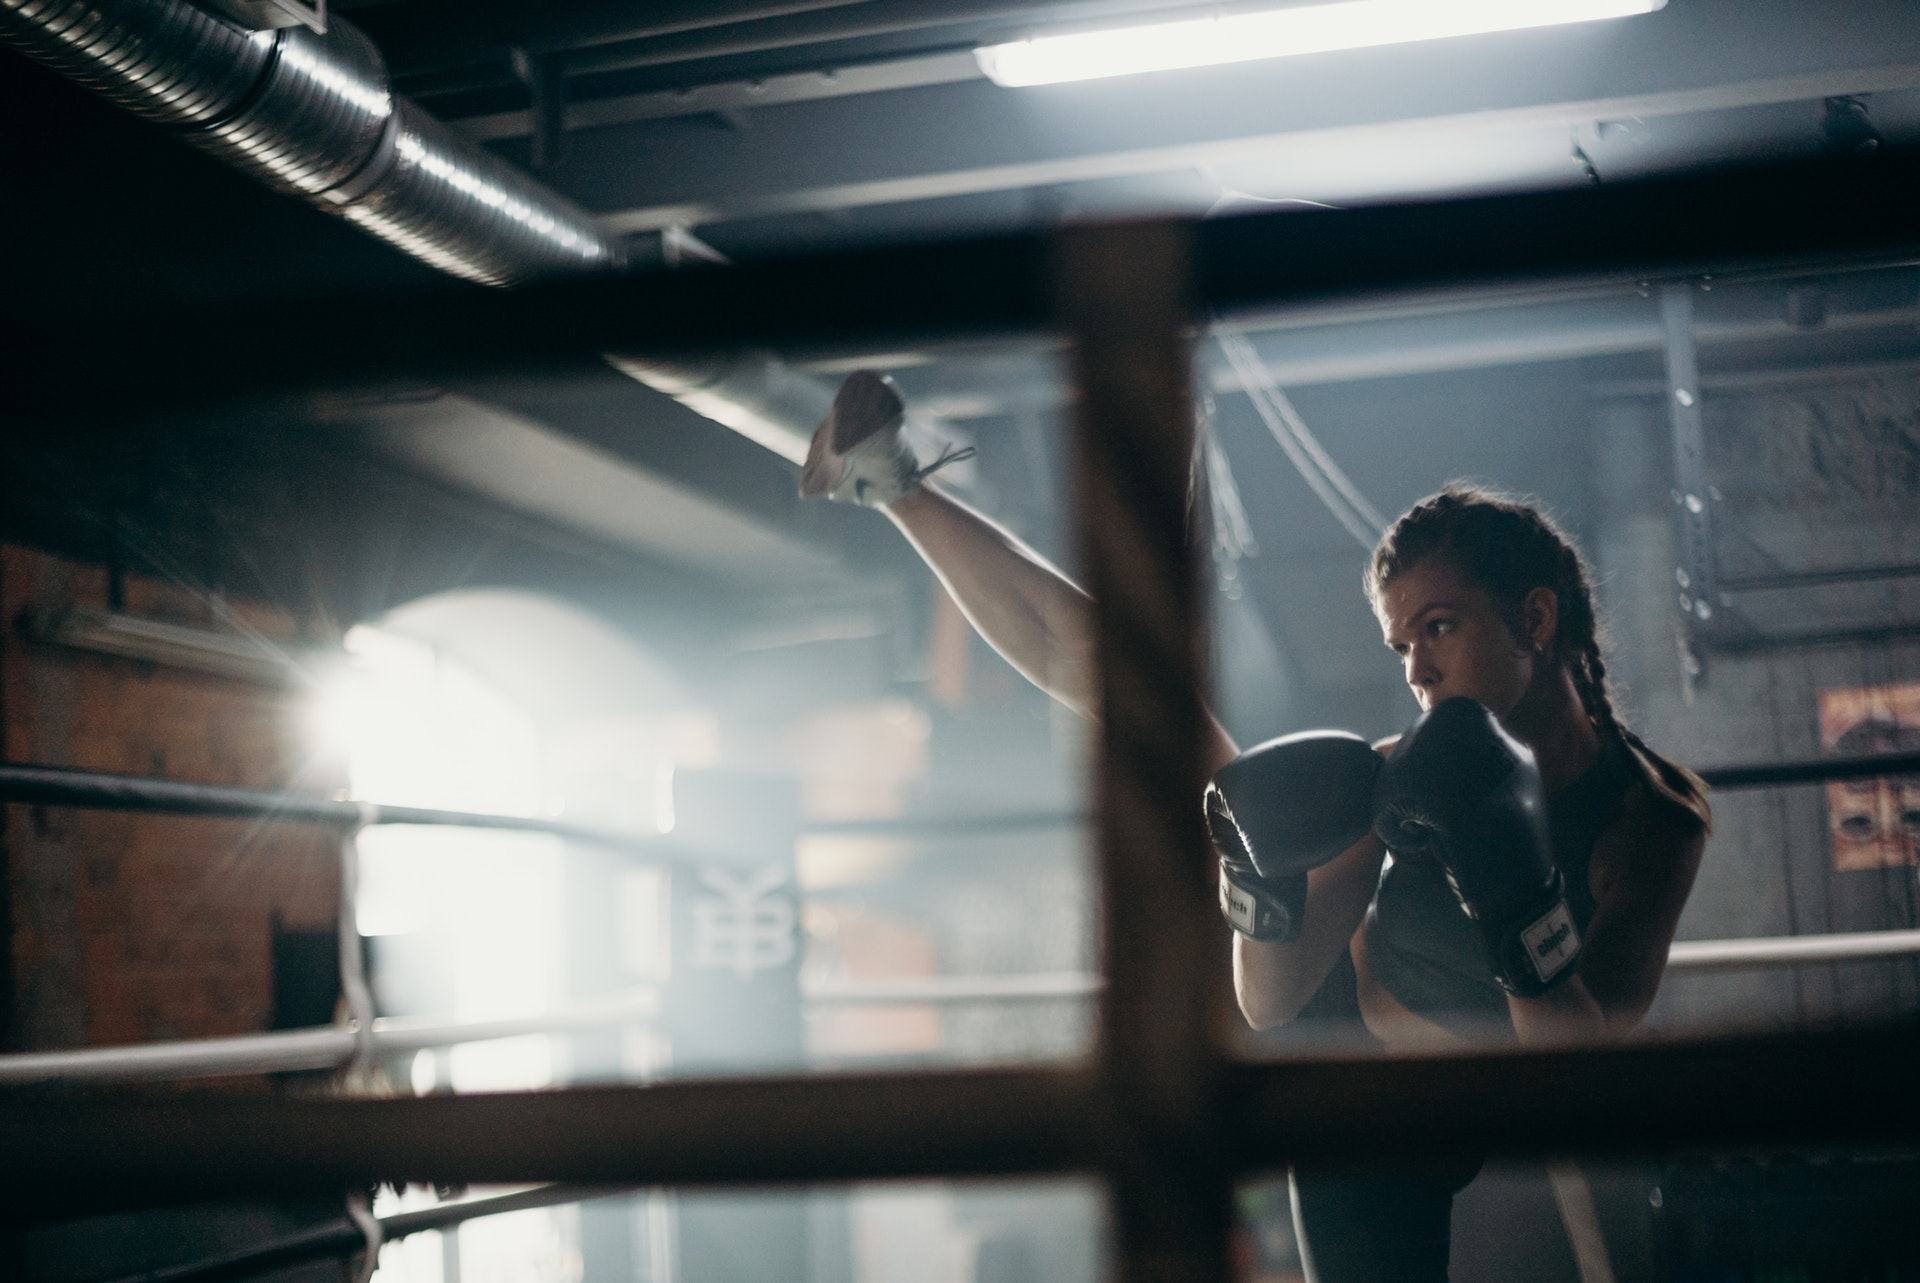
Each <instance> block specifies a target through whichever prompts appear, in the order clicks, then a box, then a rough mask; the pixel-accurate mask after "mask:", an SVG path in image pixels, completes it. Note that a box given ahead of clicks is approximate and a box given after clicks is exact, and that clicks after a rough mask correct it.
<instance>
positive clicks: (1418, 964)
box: [1366, 734, 1636, 1037]
mask: <svg viewBox="0 0 1920 1283" xmlns="http://www.w3.org/2000/svg"><path fill="white" fill-rule="evenodd" d="M1635 774H1636V768H1635V765H1634V761H1633V755H1632V751H1631V750H1630V749H1628V747H1627V745H1626V741H1625V740H1623V739H1622V738H1621V737H1620V736H1619V735H1618V734H1611V735H1605V736H1603V737H1602V739H1601V748H1600V756H1599V757H1598V758H1597V759H1595V761H1594V764H1593V765H1592V766H1591V767H1589V768H1588V769H1587V771H1586V773H1585V774H1583V775H1582V776H1581V777H1580V778H1579V779H1577V780H1575V781H1574V782H1573V783H1571V784H1569V785H1567V786H1566V787H1565V788H1563V789H1561V790H1560V791H1559V792H1557V793H1555V794H1554V795H1553V796H1552V797H1549V798H1548V799H1547V828H1548V832H1549V834H1550V835H1551V837H1552V839H1553V862H1554V863H1555V864H1557V865H1559V866H1560V872H1561V875H1562V876H1563V877H1564V878H1565V879H1566V883H1567V907H1568V909H1570V910H1571V911H1572V913H1573V919H1574V922H1575V923H1576V924H1577V925H1578V927H1579V929H1580V931H1581V933H1582V934H1585V932H1586V929H1587V923H1588V922H1589V921H1590V920H1591V919H1592V918H1593V909H1594V902H1593V890H1592V886H1591V884H1590V883H1589V881H1588V877H1587V867H1588V865H1589V864H1590V863H1591V862H1592V859H1593V846H1594V843H1595V842H1596V841H1598V840H1599V837H1600V834H1601V833H1602V832H1603V831H1604V830H1605V829H1606V827H1607V826H1608V825H1609V824H1611V823H1612V822H1613V819H1614V817H1615V816H1616V815H1617V814H1618V813H1619V810H1620V802H1621V800H1622V799H1623V798H1624V797H1625V796H1626V793H1627V789H1628V787H1629V786H1630V785H1631V784H1632V782H1633V780H1634V778H1635ZM1366 933H1367V934H1366V940H1367V960H1368V961H1369V962H1370V963H1371V964H1372V970H1373V973H1374V975H1375V976H1376V977H1377V978H1378V979H1379V981H1380V983H1381V984H1382V985H1384V986H1385V987H1386V990H1387V992H1388V993H1390V994H1392V995H1393V996H1394V997H1395V998H1397V999H1399V1000H1400V1002H1401V1003H1402V1004H1403V1005H1404V1006H1405V1007H1406V1008H1407V1009H1408V1010H1409V1011H1412V1012H1414V1013H1415V1014H1417V1015H1420V1016H1424V1017H1426V1018H1427V1019H1429V1020H1431V1021H1433V1022H1434V1023H1435V1024H1438V1025H1440V1026H1441V1027H1442V1028H1444V1029H1447V1030H1449V1031H1451V1032H1454V1033H1457V1034H1461V1035H1463V1036H1466V1037H1476V1036H1477V1037H1485V1036H1486V1035H1487V1034H1488V1032H1489V1030H1490V1029H1496V1028H1497V1029H1498V1030H1501V1031H1505V1030H1506V1029H1507V1028H1508V1027H1509V1020H1508V1016H1507V999H1506V993H1505V991H1503V990H1502V989H1501V988H1500V986H1499V985H1497V984H1496V983H1494V979H1493V974H1492V972H1491V971H1490V970H1489V969H1488V966H1487V960H1486V953H1485V951H1484V950H1483V949H1482V947H1481V944H1480V929H1479V927H1477V926H1475V925H1474V922H1473V919H1471V918H1469V917H1468V916H1467V915H1466V911H1465V910H1463V909H1462V908H1461V907H1460V901H1459V900H1458V899H1457V898H1455V896H1454V894H1453V890H1452V888H1451V887H1449V886H1448V885H1447V875H1446V873H1445V872H1444V871H1442V869H1441V868H1440V863H1439V861H1438V860H1435V859H1434V858H1433V857H1432V856H1429V855H1413V856H1401V855H1398V854H1395V853H1392V852H1389V853H1388V855H1387V859H1386V863H1385V865H1384V866H1383V867H1382V868H1381V870H1380V885H1379V888H1378V889H1377V890H1376V891H1375V892H1374V896H1373V903H1372V904H1370V905H1369V906H1368V907H1367V922H1366Z"/></svg>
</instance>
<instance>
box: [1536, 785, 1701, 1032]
mask: <svg viewBox="0 0 1920 1283" xmlns="http://www.w3.org/2000/svg"><path fill="white" fill-rule="evenodd" d="M1705 849H1706V831H1705V828H1704V826H1703V825H1701V824H1700V823H1699V821H1698V820H1697V819H1694V818H1693V817H1691V816H1688V815H1685V814H1684V813H1681V812H1679V811H1678V810H1677V808H1674V807H1672V806H1670V805H1668V804H1665V803H1663V802H1661V801H1659V800H1657V799H1655V798H1653V797H1652V796H1651V795H1650V794H1649V793H1648V791H1647V790H1646V789H1644V788H1636V789H1634V790H1633V791H1632V792H1631V793H1629V794H1628V795H1627V801H1626V804H1625V806H1624V808H1623V809H1622V812H1621V816H1620V819H1619V820H1618V821H1617V822H1616V823H1615V824H1614V825H1613V826H1612V827H1611V828H1610V829H1609V830H1608V831H1607V832H1606V833H1604V834H1602V835H1601V839H1600V841H1599V842H1598V843H1597V844H1596V845H1595V846H1594V851H1593V863H1592V865H1591V869H1590V877H1589V884H1590V885H1591V886H1592V889H1593V896H1594V900H1595V908H1594V913H1593V921H1592V922H1590V923H1589V924H1588V925H1587V935H1586V940H1585V941H1584V943H1583V945H1582V949H1581V958H1580V971H1579V973H1578V974H1577V975H1575V976H1574V977H1573V979H1572V980H1570V981H1568V982H1567V983H1566V984H1564V985H1561V986H1560V987H1559V988H1558V989H1555V990H1553V991H1552V992H1550V993H1547V994H1545V995H1543V996H1542V997H1539V998H1514V997H1509V998H1508V999H1507V1007H1508V1010H1509V1012H1510V1013H1511V1014H1512V1016H1513V1027H1514V1030H1515V1032H1516V1033H1517V1034H1518V1035H1519V1036H1520V1041H1522V1042H1548V1041H1558V1040H1565V1039H1569V1038H1586V1039H1592V1038H1606V1037H1619V1036H1621V1035H1624V1034H1626V1033H1628V1032H1630V1031H1631V1030H1632V1029H1633V1027H1634V1026H1635V1025H1637V1024H1639V1023H1640V1020H1641V1018H1642V1017H1643V1016H1645V1015H1646V1014H1647V1008H1649V1007H1650V1006H1652V1005H1653V996H1654V994H1655V992H1656V991H1657V990H1658V989H1659V987H1660V976H1661V974H1662V972H1664V971H1665V969H1666V965H1667V950H1668V948H1669V947H1670V946H1671V945H1672V943H1673V933H1674V931H1675V930H1676V929H1678V927H1679V925H1680V911H1681V909H1683V908H1685V907H1686V903H1687V893H1688V892H1689V891H1691V890H1692V889H1693V879H1694V875H1695V874H1696V873H1697V872H1699V869H1700V856H1701V853H1702V852H1703V851H1704V850H1705Z"/></svg>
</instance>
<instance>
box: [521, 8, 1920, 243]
mask: <svg viewBox="0 0 1920 1283" xmlns="http://www.w3.org/2000/svg"><path fill="white" fill-rule="evenodd" d="M1736 29H1737V30H1738V31H1739V32H1740V34H1741V39H1740V40H1739V41H1737V42H1735V41H1729V40H1728V39H1727V33H1728V32H1729V31H1731V30H1736ZM1444 43H1445V47H1444V48H1442V47H1441V46H1440V45H1438V44H1424V45H1404V46H1391V47H1385V48H1379V49H1367V50H1356V51H1350V52H1346V53H1338V54H1328V55H1322V56H1319V57H1316V58H1312V59H1297V60H1291V61H1288V62H1286V63H1284V64H1280V63H1272V62H1268V63H1252V64H1245V65H1240V66H1233V67H1216V68H1208V69H1205V70H1202V71H1194V72H1179V73H1164V74H1161V75H1158V76H1152V77H1122V78H1118V79H1115V80H1110V81H1095V82H1087V83H1083V84H1073V85H1063V86H1054V87H1051V88H1046V89H1037V90H1021V91H1010V90H1005V89H1001V88H998V87H996V86H994V85H992V84H990V83H987V82H985V81H984V80H982V81H972V82H965V83H956V84H944V85H935V86H926V87H921V88H916V89H910V90H902V91H897V92H894V93H890V94H889V95H888V97H887V100H886V103H885V109H884V110H880V109H876V106H875V104H874V103H873V102H871V101H862V100H859V99H851V100H844V101H842V100H825V101H812V102H806V103H799V104H794V105H791V106H787V107H784V108H779V109H769V110H766V111H762V112H758V113H756V114H755V117H754V125H753V128H752V129H750V130H746V131H742V132H735V133H729V134H722V133H719V132H718V131H713V130H700V129H689V128H684V127H681V128H667V127H662V126H660V125H657V124H655V125H630V126H619V127H611V128H608V129H606V130H604V131H602V132H600V133H599V134H597V135H596V136H595V137H594V138H592V139H591V141H590V143H589V142H588V140H584V139H583V140H582V143H583V145H582V146H581V147H580V148H579V155H578V158H577V160H576V161H575V162H574V163H573V164H571V165H570V166H569V167H568V168H567V169H566V170H565V171H564V172H563V173H562V174H560V175H559V176H558V177H559V181H561V182H562V183H563V184H564V185H565V186H566V187H567V189H568V190H569V191H571V192H573V193H575V194H577V195H579V196H581V197H583V198H584V199H587V200H588V201H589V203H590V204H592V205H593V206H594V207H595V208H597V209H600V210H603V211H605V213H604V215H603V217H604V221H605V225H606V226H607V227H608V228H609V229H610V230H614V231H619V232H636V231H644V230H651V229H656V228H659V227H665V226H673V225H686V224H693V225H700V224H711V223H715V222H720V221H725V220H731V219H739V218H748V217H764V216H768V215H778V214H785V213H794V212H806V211H822V210H842V209H847V208H851V207H858V206H864V205H879V204H890V203H898V202H906V201H918V200H930V199H938V198H944V197H954V196H961V195H968V194H976V193H983V192H994V191H1007V190H1014V189H1026V188H1035V187H1047V186H1049V185H1054V184H1063V183H1086V182H1092V181H1098V180H1103V179H1115V178H1125V177H1129V176H1139V175H1148V174H1161V173H1170V172H1176V171H1182V170H1185V171H1188V172H1191V171H1192V170H1193V169H1194V168H1195V167H1197V166H1200V167H1205V166H1212V167H1220V166H1228V165H1237V164H1245V163H1255V162H1258V163H1263V164H1265V165H1266V166H1267V167H1268V168H1270V169H1272V170H1274V171H1276V172H1279V173H1285V172H1286V171H1287V170H1288V168H1289V166H1290V165H1292V166H1294V167H1296V168H1298V167H1302V166H1304V164H1305V162H1306V161H1307V160H1309V159H1311V158H1312V157H1314V156H1320V157H1323V158H1324V157H1325V156H1329V155H1331V156H1333V157H1342V156H1346V157H1358V156H1359V155H1360V154H1361V153H1363V152H1366V151H1367V150H1368V149H1371V148H1377V147H1382V146H1384V145H1386V144H1389V143H1397V144H1399V145H1400V147H1401V149H1402V150H1404V148H1405V147H1406V146H1407V145H1415V146H1428V145H1431V144H1433V143H1435V142H1439V141H1445V140H1453V139H1462V138H1464V139H1467V140H1469V141H1471V140H1472V139H1483V140H1487V141H1488V143H1489V145H1490V146H1491V147H1492V148H1493V149H1494V150H1496V151H1498V150H1500V149H1501V148H1503V147H1506V146H1507V145H1508V144H1507V143H1506V142H1503V141H1502V140H1510V139H1511V138H1512V137H1513V136H1514V135H1516V134H1518V133H1523V132H1525V131H1540V130H1546V131H1552V130H1556V129H1558V130H1565V129H1568V128H1570V127H1573V126H1579V125H1591V124H1592V123H1593V122H1595V121H1606V120H1618V119H1630V118H1651V117H1668V116H1676V115H1682V114H1686V113H1700V112H1712V111H1726V110H1730V109H1737V108H1751V107H1755V106H1761V105H1766V104H1779V103H1794V102H1802V101H1819V100H1821V99H1824V98H1827V97H1831V96H1834V95H1846V94H1853V95H1858V94H1871V93H1883V92H1887V91H1892V90H1899V89H1907V88H1913V87H1916V86H1920V26H1916V24H1914V23H1913V22H1912V21H1911V13H1910V11H1909V10H1908V9H1907V8H1906V7H1905V6H1902V5H1898V4H1890V3H1884V2H1875V3H1859V4H1852V5H1849V6H1847V10H1846V21H1845V22H1836V21H1835V20H1834V15H1833V13H1832V11H1831V9H1829V8H1828V7H1827V6H1823V5H1815V4H1808V3H1804V2H1801V0H1767V2H1765V3H1747V4H1738V3H1732V0H1693V2H1692V3H1688V4H1684V5H1680V4H1676V5H1670V6H1668V7H1667V8H1666V9H1665V10H1662V11H1661V12H1659V13H1656V14H1652V15H1649V16H1647V17H1645V18H1636V19H1633V20H1631V21H1628V22H1621V23H1616V24H1609V25H1606V26H1604V27H1568V28H1554V29H1546V30H1535V31H1524V32H1510V33H1504V34H1501V35H1497V36H1487V37H1480V38H1475V39H1472V40H1458V41H1448V42H1444ZM1809 132H1810V133H1811V132H1812V131H1811V130H1810V131H1809ZM1562 163H1564V170H1565V173H1564V175H1563V178H1564V181H1566V182H1569V183H1572V182H1581V181H1586V179H1585V176H1584V175H1583V174H1582V173H1581V172H1580V170H1579V168H1578V166H1576V165H1575V164H1574V162H1573V160H1572V159H1571V142H1570V141H1568V142H1567V143H1565V144H1564V145H1563V146H1559V147H1558V149H1557V152H1556V156H1555V164H1556V165H1557V166H1558V165H1561V164H1562ZM1318 167H1319V168H1320V169H1322V170H1325V169H1327V168H1328V163H1327V162H1324V161H1323V163H1321V164H1320V165H1319V166H1318ZM1389 177H1390V176H1389ZM1379 181H1384V180H1376V186H1377V185H1378V182H1379ZM1414 185H1415V186H1418V184H1417V183H1415V184H1414ZM1361 186H1363V187H1364V186H1365V184H1361ZM1391 190H1392V189H1391V185H1390V184H1389V185H1388V186H1387V187H1386V189H1385V190H1381V191H1376V192H1375V193H1374V194H1376V195H1380V194H1391ZM1293 194H1301V195H1315V193H1313V192H1301V193H1293ZM1362 194H1365V193H1364V192H1363V193H1362Z"/></svg>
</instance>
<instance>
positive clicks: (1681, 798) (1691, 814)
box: [1620, 728, 1713, 838]
mask: <svg viewBox="0 0 1920 1283" xmlns="http://www.w3.org/2000/svg"><path fill="white" fill-rule="evenodd" d="M1620 741H1621V744H1622V746H1623V748H1624V749H1625V751H1626V754H1627V758H1628V761H1629V763H1630V764H1631V766H1632V768H1633V770H1632V773H1631V778H1630V781H1629V784H1628V788H1627V793H1626V798H1625V805H1624V806H1623V808H1622V809H1623V811H1624V812H1625V815H1624V816H1623V818H1629V819H1631V820H1633V821H1637V823H1638V824H1639V825H1644V826H1648V827H1653V828H1658V829H1661V830H1666V831H1670V832H1672V833H1673V834H1674V835H1675V836H1679V837H1688V838H1691V837H1704V836H1705V835H1706V834H1707V833H1709V832H1711V831H1712V829H1713V806H1712V804H1711V803H1709V802H1708V801H1707V785H1706V781H1704V780H1702V779H1701V778H1700V777H1699V776H1698V775H1695V774H1694V773H1693V772H1692V771H1690V770H1688V769H1687V768H1686V767H1684V766H1682V765H1680V764H1679V763H1678V762H1675V761H1673V760H1672V759H1671V758H1668V757H1664V756H1662V755H1661V754H1659V753H1656V752H1654V751H1653V750H1652V749H1651V748H1649V747H1647V744H1646V741H1644V740H1642V739H1641V738H1640V737H1639V736H1638V735H1635V734H1634V733H1633V732H1632V731H1629V730H1626V729H1625V728H1622V729H1621V731H1620Z"/></svg>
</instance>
